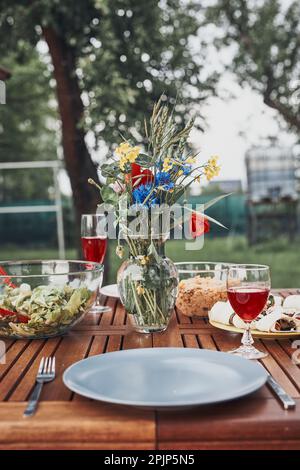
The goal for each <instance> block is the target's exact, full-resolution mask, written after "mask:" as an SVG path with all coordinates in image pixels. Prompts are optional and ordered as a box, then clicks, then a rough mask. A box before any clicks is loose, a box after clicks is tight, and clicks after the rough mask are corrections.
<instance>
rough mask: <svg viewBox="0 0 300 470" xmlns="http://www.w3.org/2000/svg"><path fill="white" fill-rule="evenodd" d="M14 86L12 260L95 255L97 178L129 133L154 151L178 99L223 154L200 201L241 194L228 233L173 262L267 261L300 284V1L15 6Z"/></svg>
mask: <svg viewBox="0 0 300 470" xmlns="http://www.w3.org/2000/svg"><path fill="white" fill-rule="evenodd" d="M0 81H1V90H3V84H4V83H5V88H6V103H5V104H0V259H2V260H4V259H5V260H6V259H30V258H55V257H57V256H61V257H67V258H75V257H78V256H79V255H78V250H79V229H80V216H81V214H82V213H88V212H92V211H94V210H95V208H96V205H97V203H99V202H100V199H99V194H98V193H97V191H95V188H93V187H92V186H90V185H89V184H88V183H87V180H88V178H89V177H92V178H94V179H95V180H98V179H99V175H98V172H97V166H98V165H99V163H100V162H103V161H104V160H105V158H107V156H108V155H109V154H110V152H111V149H113V148H114V146H115V145H116V144H117V143H118V142H119V141H120V134H122V135H124V136H125V137H126V138H130V137H134V138H135V139H136V140H137V141H138V142H140V143H141V144H142V143H143V138H144V136H143V120H144V116H145V115H147V114H148V113H149V112H150V110H151V106H152V103H153V101H155V100H157V99H158V97H159V96H160V95H161V94H164V95H165V96H168V98H169V102H170V103H171V104H174V103H175V101H176V103H177V104H176V108H175V111H176V119H177V121H178V123H182V122H184V121H186V120H187V119H189V117H191V116H192V115H196V116H197V119H196V129H195V131H193V134H192V140H191V143H192V145H193V146H194V147H195V148H196V149H199V150H200V151H201V154H200V155H201V157H202V158H203V160H204V161H205V160H206V159H207V158H208V157H209V156H211V155H215V154H217V155H219V156H220V163H221V165H222V171H221V174H220V176H219V178H217V179H215V180H214V181H212V182H210V183H209V184H206V183H205V182H201V184H200V185H194V186H193V187H192V188H191V192H190V195H189V202H191V203H203V202H205V201H206V200H207V199H210V198H212V197H214V196H217V195H218V194H221V193H224V192H225V193H227V192H233V193H234V194H233V195H231V196H230V197H228V198H226V199H224V200H223V201H221V202H220V203H219V204H218V205H216V206H214V207H213V208H211V210H210V212H209V214H210V215H212V216H213V217H215V218H217V219H218V220H220V221H221V222H222V223H223V224H224V225H226V227H228V230H220V229H219V228H217V227H212V230H211V232H210V234H208V235H207V236H206V237H205V244H204V248H203V249H202V250H200V251H198V252H195V251H190V252H189V251H184V242H183V241H182V242H181V241H172V240H171V241H170V242H169V243H168V246H167V251H168V254H169V256H170V257H171V258H172V259H173V260H175V261H179V260H189V259H193V260H196V259H198V260H209V261H233V262H247V263H249V262H255V263H266V264H269V265H270V266H271V268H272V283H273V287H299V284H300V250H299V240H300V205H299V193H300V141H299V135H300V2H299V0H295V1H290V0H281V1H279V0H257V1H256V0H251V1H245V0H207V1H200V0H199V1H197V0H196V1H188V0H186V1H185V0H161V1H153V0H114V1H113V2H112V1H109V0H77V1H76V2H73V1H72V0H63V1H57V0H30V1H16V0H0ZM0 101H1V100H0ZM2 103H3V97H2ZM102 183H103V181H100V184H102ZM109 248H110V249H109V254H108V265H109V279H108V281H111V282H114V280H115V272H116V269H117V267H118V265H119V262H118V259H117V258H116V256H115V253H114V251H115V246H114V243H113V242H111V243H110V244H109Z"/></svg>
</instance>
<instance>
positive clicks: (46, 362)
mask: <svg viewBox="0 0 300 470" xmlns="http://www.w3.org/2000/svg"><path fill="white" fill-rule="evenodd" d="M54 378H55V357H42V359H41V362H40V365H39V369H38V372H37V376H36V384H35V387H34V389H33V392H32V393H31V395H30V397H29V401H28V404H27V407H26V410H25V411H24V414H23V416H24V417H25V416H26V417H27V416H32V415H34V413H35V412H36V409H37V405H38V401H39V397H40V394H41V391H42V388H43V385H44V383H46V382H51V381H52V380H54Z"/></svg>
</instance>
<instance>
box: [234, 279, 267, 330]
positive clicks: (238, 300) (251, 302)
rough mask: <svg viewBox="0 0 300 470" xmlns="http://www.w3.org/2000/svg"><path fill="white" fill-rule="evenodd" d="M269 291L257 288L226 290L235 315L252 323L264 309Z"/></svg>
mask: <svg viewBox="0 0 300 470" xmlns="http://www.w3.org/2000/svg"><path fill="white" fill-rule="evenodd" d="M269 292H270V290H269V289H267V288H259V287H246V286H245V287H231V288H228V290H227V295H228V300H229V302H230V304H231V306H232V308H233V310H234V311H235V313H236V314H237V315H238V316H239V317H240V318H242V320H244V322H252V321H253V320H254V319H255V318H256V317H257V316H258V315H259V314H260V313H261V312H262V311H263V309H264V307H265V305H266V303H267V300H268V297H269Z"/></svg>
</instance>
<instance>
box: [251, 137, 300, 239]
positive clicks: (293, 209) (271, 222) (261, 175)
mask: <svg viewBox="0 0 300 470" xmlns="http://www.w3.org/2000/svg"><path fill="white" fill-rule="evenodd" d="M246 168H247V182H248V192H247V207H248V217H247V220H248V223H247V226H248V238H249V242H250V243H251V244H253V243H255V242H256V241H259V240H262V239H266V238H273V239H274V238H276V237H278V235H281V234H288V235H289V237H290V239H293V238H294V236H295V234H296V232H297V230H298V226H299V224H298V221H297V218H298V217H297V212H298V211H297V207H298V198H299V196H298V191H297V184H298V183H297V178H296V159H295V156H294V153H293V149H292V148H285V147H280V146H275V145H274V146H272V147H253V148H252V149H250V150H249V151H248V152H247V154H246Z"/></svg>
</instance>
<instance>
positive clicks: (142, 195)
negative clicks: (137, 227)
mask: <svg viewBox="0 0 300 470" xmlns="http://www.w3.org/2000/svg"><path fill="white" fill-rule="evenodd" d="M152 189H153V186H152V184H150V183H147V184H141V185H140V186H138V187H137V188H136V189H134V190H133V191H132V197H133V201H134V202H135V203H136V204H144V201H145V200H146V199H147V198H148V196H149V194H150V192H151V191H152ZM154 204H157V199H156V197H155V193H154V192H153V193H152V194H151V196H150V197H149V198H148V199H147V201H146V203H145V206H147V207H150V206H153V205H154Z"/></svg>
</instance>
